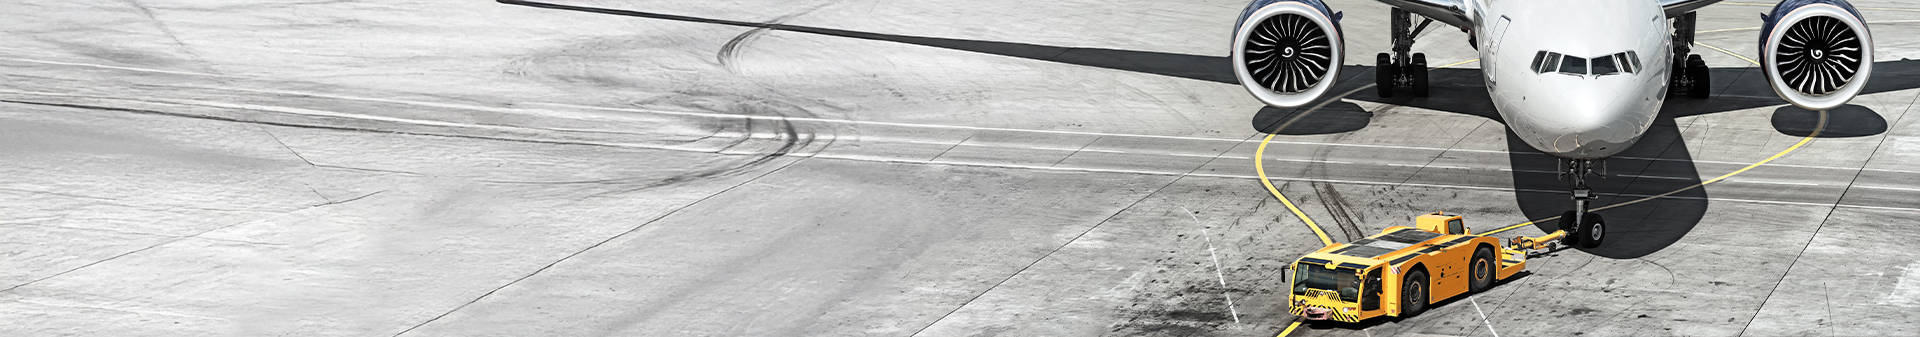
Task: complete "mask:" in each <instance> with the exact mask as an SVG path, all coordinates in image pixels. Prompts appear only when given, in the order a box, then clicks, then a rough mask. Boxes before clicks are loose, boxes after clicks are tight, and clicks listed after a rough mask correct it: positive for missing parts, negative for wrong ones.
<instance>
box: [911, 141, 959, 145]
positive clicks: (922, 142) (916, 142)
mask: <svg viewBox="0 0 1920 337" xmlns="http://www.w3.org/2000/svg"><path fill="white" fill-rule="evenodd" d="M907 142H908V143H914V144H931V145H956V144H954V143H942V142H929V141H924V140H909V141H907Z"/></svg>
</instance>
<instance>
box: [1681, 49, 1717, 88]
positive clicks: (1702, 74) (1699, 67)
mask: <svg viewBox="0 0 1920 337" xmlns="http://www.w3.org/2000/svg"><path fill="white" fill-rule="evenodd" d="M1687 78H1691V79H1693V87H1692V88H1691V89H1692V90H1688V92H1687V94H1688V96H1692V97H1693V98H1695V99H1705V98H1707V96H1710V95H1712V94H1713V78H1712V75H1708V74H1707V61H1705V60H1701V59H1700V55H1689V56H1687Z"/></svg>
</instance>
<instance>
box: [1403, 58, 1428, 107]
mask: <svg viewBox="0 0 1920 337" xmlns="http://www.w3.org/2000/svg"><path fill="white" fill-rule="evenodd" d="M1407 72H1409V73H1412V74H1413V97H1427V54H1422V53H1413V64H1412V65H1408V66H1407Z"/></svg>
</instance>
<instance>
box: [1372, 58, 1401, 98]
mask: <svg viewBox="0 0 1920 337" xmlns="http://www.w3.org/2000/svg"><path fill="white" fill-rule="evenodd" d="M1394 70H1395V69H1394V67H1393V57H1392V56H1387V53H1380V54H1379V55H1375V56H1374V57H1373V74H1374V83H1373V84H1374V89H1376V90H1379V92H1380V97H1393V75H1395V74H1394V73H1396V71H1394Z"/></svg>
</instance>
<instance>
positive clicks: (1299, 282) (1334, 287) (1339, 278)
mask: <svg viewBox="0 0 1920 337" xmlns="http://www.w3.org/2000/svg"><path fill="white" fill-rule="evenodd" d="M1297 266H1298V267H1296V268H1294V269H1293V271H1294V272H1293V294H1294V295H1306V294H1307V289H1319V290H1326V291H1332V292H1335V293H1339V294H1340V300H1341V301H1345V302H1353V301H1356V300H1358V299H1359V298H1360V273H1359V271H1358V270H1354V269H1353V268H1327V267H1326V266H1324V265H1318V264H1311V263H1301V264H1298V265H1297Z"/></svg>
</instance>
